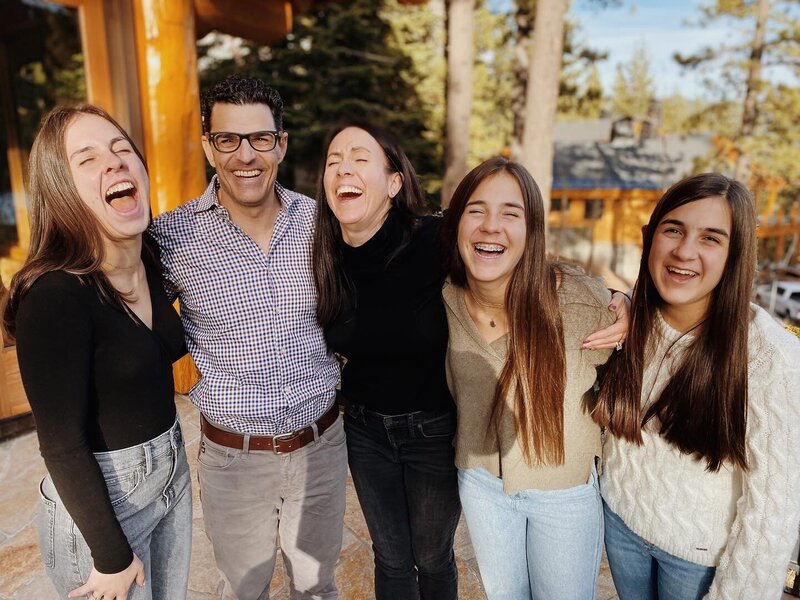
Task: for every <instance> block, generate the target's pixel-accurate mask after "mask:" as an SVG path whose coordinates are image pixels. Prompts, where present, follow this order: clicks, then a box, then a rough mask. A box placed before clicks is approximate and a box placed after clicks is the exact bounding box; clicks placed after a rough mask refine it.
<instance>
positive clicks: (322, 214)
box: [312, 119, 434, 327]
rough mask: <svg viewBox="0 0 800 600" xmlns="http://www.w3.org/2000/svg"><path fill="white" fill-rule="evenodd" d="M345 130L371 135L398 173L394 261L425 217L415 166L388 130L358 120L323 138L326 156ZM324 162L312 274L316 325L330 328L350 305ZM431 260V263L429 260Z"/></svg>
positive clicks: (342, 124) (391, 169)
mask: <svg viewBox="0 0 800 600" xmlns="http://www.w3.org/2000/svg"><path fill="white" fill-rule="evenodd" d="M348 127H355V128H358V129H361V130H363V131H366V132H367V133H368V134H369V135H371V136H372V137H373V138H374V139H375V141H376V142H378V145H379V146H380V147H381V148H382V149H383V153H384V154H385V155H386V162H387V164H388V169H389V172H390V173H400V175H401V177H402V179H403V184H402V186H401V187H400V190H399V191H398V192H397V194H396V195H395V197H394V198H392V210H393V211H394V214H395V216H396V218H397V220H398V222H399V223H400V227H401V229H402V232H403V234H402V238H401V240H400V243H399V244H398V246H397V248H396V249H395V250H394V251H393V252H392V253H391V255H390V256H389V262H391V260H392V259H393V258H395V257H396V256H397V255H398V254H400V252H402V250H403V249H404V248H405V247H406V246H407V245H408V243H409V242H410V241H411V238H412V236H413V234H414V230H415V229H416V227H417V223H418V217H420V216H421V215H425V214H428V212H429V210H428V203H427V201H426V199H425V194H424V193H423V191H422V188H421V187H420V185H419V181H418V180H417V174H416V172H415V171H414V167H413V166H412V165H411V162H410V161H409V160H408V157H407V156H406V153H405V152H403V148H402V147H401V146H400V142H399V141H398V140H397V138H396V137H395V136H394V135H392V134H391V133H390V132H389V131H387V130H385V129H382V128H380V127H378V126H376V125H373V124H371V123H368V122H367V121H362V120H359V119H349V120H346V121H341V122H340V123H339V124H338V125H336V126H335V127H334V128H333V129H331V130H330V131H329V132H328V135H327V136H326V138H325V154H326V155H327V149H328V147H329V146H330V144H331V142H332V141H333V138H335V137H336V136H337V135H338V134H339V133H340V132H342V131H343V130H345V129H347V128H348ZM324 177H325V162H324V160H323V163H322V165H321V166H320V169H319V181H318V184H317V218H316V226H315V229H314V249H313V260H312V265H313V267H312V268H313V273H314V284H315V286H316V289H317V322H318V323H319V324H320V325H321V326H322V327H325V326H326V325H329V324H330V323H332V322H333V321H334V320H336V317H338V316H339V315H340V314H341V313H342V311H344V310H345V308H346V307H347V306H348V305H349V303H350V302H351V300H352V299H351V297H350V296H351V295H352V290H351V286H350V283H349V281H348V280H347V277H346V276H345V274H344V269H343V268H342V250H341V249H342V244H343V243H344V241H343V239H342V228H341V226H340V225H339V221H338V220H337V219H336V215H335V214H333V211H332V210H331V207H330V206H328V198H327V197H326V195H325V183H324ZM432 260H434V259H433V258H432Z"/></svg>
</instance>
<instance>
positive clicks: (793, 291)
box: [756, 281, 800, 321]
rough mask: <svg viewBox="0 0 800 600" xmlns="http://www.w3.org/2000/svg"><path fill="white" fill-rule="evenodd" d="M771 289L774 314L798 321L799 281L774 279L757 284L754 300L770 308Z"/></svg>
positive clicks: (799, 302)
mask: <svg viewBox="0 0 800 600" xmlns="http://www.w3.org/2000/svg"><path fill="white" fill-rule="evenodd" d="M773 289H774V298H775V305H774V306H773V307H772V308H773V310H774V312H775V314H776V315H778V316H779V317H789V318H790V319H793V320H795V321H800V281H775V282H772V283H765V284H763V285H759V286H758V287H757V288H756V301H757V302H758V303H759V304H760V305H761V306H763V307H765V308H770V304H771V302H772V298H773Z"/></svg>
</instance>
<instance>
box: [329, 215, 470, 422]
mask: <svg viewBox="0 0 800 600" xmlns="http://www.w3.org/2000/svg"><path fill="white" fill-rule="evenodd" d="M440 221H441V219H439V218H437V217H430V216H429V217H420V218H419V222H418V226H417V228H416V229H415V231H414V234H413V237H412V239H411V241H410V243H409V244H408V245H407V246H406V247H405V248H404V249H403V250H402V251H401V253H400V254H399V255H397V256H394V257H393V258H391V260H389V259H390V257H392V254H393V253H394V252H395V251H396V249H397V248H398V246H399V245H400V243H401V240H402V227H401V223H400V219H399V218H398V217H397V215H396V214H395V212H394V209H392V210H390V211H389V215H388V217H387V219H386V221H385V222H384V224H383V226H382V227H381V228H380V230H378V232H377V233H376V234H375V235H374V236H373V237H372V238H370V240H369V241H367V242H366V243H365V244H363V245H362V246H359V247H357V248H354V247H352V246H349V245H347V244H345V243H344V242H342V253H343V267H344V271H345V274H346V275H347V277H348V278H349V279H350V281H351V282H352V285H353V297H352V298H351V302H350V308H349V309H348V310H346V311H345V312H344V313H343V314H341V315H340V316H339V317H338V318H337V319H336V320H335V322H333V323H332V324H331V325H329V326H328V327H327V328H326V329H325V336H326V339H327V341H328V347H329V348H330V349H331V350H333V351H334V352H336V353H337V354H340V355H341V356H343V357H344V358H345V359H346V360H347V362H346V364H345V366H344V369H343V371H342V393H343V395H344V396H345V398H346V399H347V400H348V401H351V402H356V403H358V404H362V405H364V406H365V407H366V408H368V409H369V410H372V411H375V412H379V413H382V414H386V415H397V414H403V413H409V412H415V411H450V410H455V405H454V404H453V399H452V397H451V396H450V392H449V391H448V389H447V381H446V379H445V353H446V352H447V317H446V315H445V311H444V305H443V303H442V284H443V282H444V274H443V272H442V265H441V260H440V258H439V227H440Z"/></svg>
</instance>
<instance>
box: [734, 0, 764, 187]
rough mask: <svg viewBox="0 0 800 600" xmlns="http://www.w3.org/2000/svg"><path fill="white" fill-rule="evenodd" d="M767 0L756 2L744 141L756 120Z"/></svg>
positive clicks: (739, 162)
mask: <svg viewBox="0 0 800 600" xmlns="http://www.w3.org/2000/svg"><path fill="white" fill-rule="evenodd" d="M769 8H770V6H769V0H758V7H757V9H756V31H755V34H754V35H753V43H752V47H751V48H750V65H749V67H748V72H747V90H746V91H745V95H744V110H743V111H742V126H741V129H740V130H739V139H740V140H741V139H745V138H747V137H749V136H751V135H752V134H753V129H754V128H755V125H756V120H757V119H758V105H757V98H756V96H757V94H758V88H759V84H760V83H761V58H762V56H763V54H764V32H765V30H766V28H767V19H768V18H769ZM742 167H743V165H742V157H741V155H740V156H739V158H738V160H737V161H736V175H739V174H740V173H741V170H742Z"/></svg>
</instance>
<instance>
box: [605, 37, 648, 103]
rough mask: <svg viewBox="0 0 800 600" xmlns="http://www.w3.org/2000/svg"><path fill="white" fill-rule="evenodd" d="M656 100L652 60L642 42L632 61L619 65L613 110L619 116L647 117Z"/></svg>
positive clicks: (613, 97) (614, 87) (615, 78)
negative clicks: (651, 70) (651, 67)
mask: <svg viewBox="0 0 800 600" xmlns="http://www.w3.org/2000/svg"><path fill="white" fill-rule="evenodd" d="M654 100H655V85H654V83H653V76H652V75H651V74H650V58H649V56H648V55H647V46H646V44H645V43H644V40H642V41H641V42H639V43H638V44H637V45H636V47H635V49H634V52H633V55H632V56H631V59H630V61H628V62H627V63H625V64H623V65H617V70H616V73H615V76H614V86H613V96H612V110H613V111H614V113H616V114H618V115H631V116H645V115H646V114H647V113H648V112H649V110H650V107H651V106H652V104H653V101H654Z"/></svg>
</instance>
